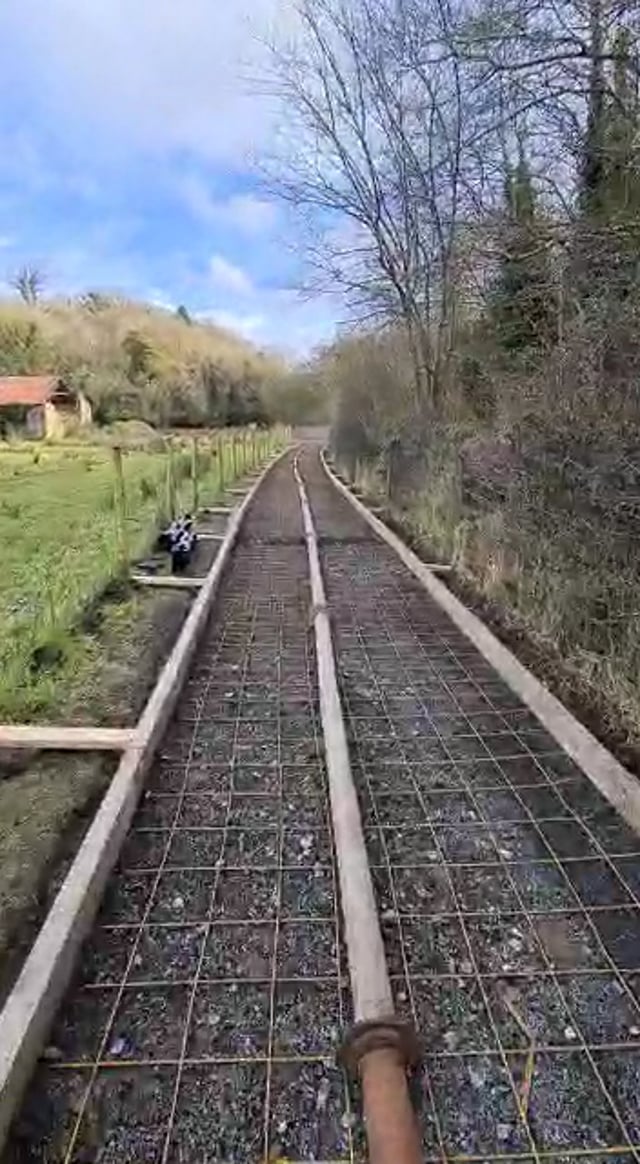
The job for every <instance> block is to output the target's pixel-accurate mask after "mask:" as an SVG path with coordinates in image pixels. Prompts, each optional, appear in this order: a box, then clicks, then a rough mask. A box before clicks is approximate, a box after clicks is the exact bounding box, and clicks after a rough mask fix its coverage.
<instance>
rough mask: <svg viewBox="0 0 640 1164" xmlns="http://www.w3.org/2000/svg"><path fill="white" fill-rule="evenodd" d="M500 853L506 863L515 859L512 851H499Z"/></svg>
mask: <svg viewBox="0 0 640 1164" xmlns="http://www.w3.org/2000/svg"><path fill="white" fill-rule="evenodd" d="M498 852H499V854H500V856H501V857H502V859H503V860H504V861H510V860H511V858H512V857H513V853H512V852H511V849H498Z"/></svg>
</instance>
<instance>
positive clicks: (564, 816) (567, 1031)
mask: <svg viewBox="0 0 640 1164" xmlns="http://www.w3.org/2000/svg"><path fill="white" fill-rule="evenodd" d="M324 564H325V569H326V574H327V580H328V591H329V602H330V605H331V607H332V609H333V611H334V619H335V628H336V640H337V648H338V659H339V667H340V672H341V680H342V684H343V701H344V704H345V707H346V708H347V711H348V715H349V726H350V731H351V739H352V749H353V754H354V758H355V761H356V762H355V765H354V767H355V769H356V777H357V779H358V782H359V790H360V795H361V798H362V805H363V809H364V812H365V814H366V818H367V820H368V822H369V824H370V833H369V843H370V854H371V860H372V864H373V865H374V867H375V871H376V880H377V887H378V894H379V902H380V909H381V913H382V917H383V919H384V920H385V925H386V936H387V949H388V956H389V958H390V961H391V964H392V970H393V972H394V973H395V975H396V996H397V998H398V1002H399V1005H400V1006H401V1007H406V1008H408V1010H409V1012H410V1013H411V1016H412V1017H413V1019H414V1021H415V1022H416V1024H417V1025H418V1027H419V1028H422V1030H423V1033H424V1038H425V1044H426V1057H425V1063H426V1068H425V1071H424V1074H423V1080H422V1083H423V1090H422V1096H421V1099H422V1107H423V1124H424V1136H425V1149H426V1151H427V1153H428V1156H429V1157H433V1158H434V1159H443V1158H447V1159H456V1158H458V1157H460V1158H469V1157H470V1158H475V1157H478V1158H483V1159H484V1158H486V1157H487V1156H491V1157H492V1158H500V1157H502V1156H505V1155H507V1156H508V1157H509V1158H516V1157H522V1158H529V1159H540V1158H542V1157H546V1156H548V1155H562V1156H567V1155H572V1154H585V1153H586V1154H589V1153H593V1154H594V1155H601V1154H602V1153H603V1152H609V1153H617V1152H619V1153H625V1154H627V1155H628V1156H634V1157H635V1158H637V1156H638V1152H639V1151H640V1147H639V1145H640V1125H639V1123H638V1115H637V1104H636V1100H635V1088H636V1085H637V1082H638V1080H640V1074H638V1068H639V1067H640V1056H639V1051H640V1007H639V1006H638V1001H637V997H636V989H637V979H636V977H635V975H634V972H635V974H637V970H638V964H640V941H639V939H640V913H638V905H639V904H640V902H639V900H638V896H637V893H636V890H637V886H638V884H639V881H638V868H639V867H638V855H639V854H640V842H639V841H638V838H636V837H635V835H634V834H633V833H632V832H631V830H629V829H628V828H627V826H626V825H625V824H624V823H623V822H622V821H621V820H620V818H619V817H618V816H617V814H616V813H615V812H614V811H613V810H612V809H610V808H609V806H608V805H607V804H606V802H605V801H604V800H603V799H602V797H601V796H600V794H599V793H598V792H597V790H596V789H595V788H593V786H592V785H591V784H590V783H589V781H588V780H587V779H586V778H585V777H584V776H583V775H582V773H581V772H580V771H579V770H578V769H577V768H576V767H575V766H574V765H573V764H572V763H571V761H570V760H569V759H568V757H566V756H565V755H564V754H563V753H560V752H558V751H557V749H556V748H555V745H554V741H553V740H552V739H551V737H549V736H547V735H546V733H545V732H544V731H543V730H542V729H541V727H540V725H539V724H538V723H537V721H536V720H535V719H534V718H533V717H532V716H531V715H530V713H528V711H527V710H526V709H525V708H524V707H522V706H521V705H519V703H518V701H517V699H516V698H515V697H514V696H513V694H512V693H511V692H510V691H509V690H508V689H507V688H506V687H505V686H504V684H502V682H501V680H499V679H498V677H497V676H496V675H495V673H494V672H493V671H492V669H491V668H490V667H489V666H488V665H487V664H486V662H485V661H484V660H483V659H482V657H481V656H480V655H479V654H478V652H477V651H476V650H475V648H473V647H472V646H471V645H470V644H469V643H468V642H467V641H466V640H465V639H464V637H463V636H462V635H461V634H460V633H458V632H457V631H456V630H455V628H454V627H453V626H452V624H451V623H450V621H449V620H448V618H447V617H446V616H445V615H443V613H442V612H440V610H439V609H438V608H437V607H436V606H435V604H434V603H433V602H431V601H430V600H429V599H428V598H427V596H426V595H425V594H424V592H423V591H422V589H420V588H418V587H417V586H416V584H415V583H414V582H413V580H412V579H411V577H410V576H409V575H408V573H407V572H405V571H404V569H403V568H402V567H401V566H399V564H398V563H397V560H395V559H394V558H393V555H392V554H391V553H390V552H388V551H387V550H386V548H383V547H378V546H372V545H370V546H366V545H357V546H356V545H350V546H348V547H345V546H343V547H341V548H340V549H338V548H327V549H326V550H325V554H324ZM411 854H414V856H413V857H412V855H411Z"/></svg>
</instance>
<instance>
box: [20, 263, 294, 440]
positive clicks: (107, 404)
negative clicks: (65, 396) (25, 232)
mask: <svg viewBox="0 0 640 1164" xmlns="http://www.w3.org/2000/svg"><path fill="white" fill-rule="evenodd" d="M16 288H17V290H18V291H19V295H20V299H19V300H18V299H17V300H15V301H14V300H5V301H4V302H2V303H0V375H22V374H25V375H28V374H37V373H50V372H53V373H59V374H61V375H63V376H64V377H65V378H66V379H67V380H68V381H69V382H70V383H71V384H73V385H74V386H75V387H77V388H81V389H82V390H83V391H84V392H85V393H86V395H87V396H88V397H89V399H90V400H91V402H92V404H93V407H94V417H95V419H96V421H97V422H98V423H99V424H106V423H110V422H112V421H115V420H127V419H138V420H144V421H146V422H147V423H149V424H152V425H154V426H158V427H166V426H180V425H188V426H199V425H222V424H233V425H242V424H246V423H250V422H254V421H255V422H261V421H263V420H266V419H268V417H267V407H269V409H270V410H272V412H273V414H274V418H275V419H279V417H278V416H277V413H278V385H279V383H280V382H281V381H282V380H283V378H284V377H285V373H286V367H285V364H284V362H283V361H282V360H281V359H280V358H279V357H278V356H277V355H275V354H273V353H269V352H263V351H260V350H259V349H258V348H256V347H254V346H253V345H251V344H250V343H248V342H247V341H245V340H243V339H242V338H241V337H240V336H237V335H234V334H232V333H231V332H228V331H226V330H224V329H223V328H221V327H217V326H215V325H213V324H209V323H203V322H198V321H197V320H194V319H191V317H190V315H189V313H188V311H187V310H186V308H184V307H180V308H178V310H177V311H176V312H175V313H172V312H170V311H165V310H162V309H160V308H154V307H149V306H146V305H145V304H141V303H133V302H129V301H127V300H121V299H118V298H115V297H111V296H106V295H102V294H99V293H97V292H93V293H89V294H87V295H85V296H83V297H82V298H81V299H77V300H52V299H45V298H42V296H41V294H40V288H39V284H38V281H37V272H32V271H30V270H28V269H25V271H23V272H21V273H20V275H19V277H17V279H16ZM267 398H268V400H269V405H268V406H267V403H266V401H267Z"/></svg>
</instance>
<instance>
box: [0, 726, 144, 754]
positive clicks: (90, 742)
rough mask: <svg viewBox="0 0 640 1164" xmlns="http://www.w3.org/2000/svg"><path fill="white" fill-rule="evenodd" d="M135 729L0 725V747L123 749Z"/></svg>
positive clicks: (132, 740) (131, 743) (132, 742)
mask: <svg viewBox="0 0 640 1164" xmlns="http://www.w3.org/2000/svg"><path fill="white" fill-rule="evenodd" d="M136 740H137V736H136V732H135V731H134V730H133V729H131V730H127V729H125V728H101V727H58V726H56V725H53V724H11V723H8V724H0V748H17V749H21V748H26V749H28V750H30V751H56V752H124V751H126V749H127V748H131V747H133V746H135V743H136Z"/></svg>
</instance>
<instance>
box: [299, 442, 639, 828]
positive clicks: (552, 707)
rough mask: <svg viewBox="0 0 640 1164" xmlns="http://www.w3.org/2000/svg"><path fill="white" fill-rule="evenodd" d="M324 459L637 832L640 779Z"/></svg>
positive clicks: (378, 529) (363, 512)
mask: <svg viewBox="0 0 640 1164" xmlns="http://www.w3.org/2000/svg"><path fill="white" fill-rule="evenodd" d="M322 463H323V465H324V469H325V472H326V474H327V476H328V477H329V479H330V480H331V481H332V482H333V484H334V485H335V487H336V489H338V490H339V491H340V493H342V495H343V496H344V497H346V498H348V500H349V501H350V502H351V504H352V505H353V507H354V509H357V511H358V513H359V514H360V515H361V517H363V518H364V520H365V521H366V522H368V524H369V525H370V526H371V527H372V528H373V529H374V530H375V531H376V533H377V534H378V535H379V536H380V537H381V538H382V540H383V541H385V542H386V543H387V545H389V546H391V548H392V549H393V550H395V552H396V554H397V555H398V557H399V558H401V559H402V561H403V562H404V563H405V565H406V566H407V567H408V569H409V570H410V571H411V573H412V574H413V575H414V576H415V577H416V578H417V579H418V581H419V582H421V583H422V585H423V586H424V588H425V590H426V591H427V592H428V593H429V595H430V597H431V598H433V600H434V601H435V602H437V604H438V606H439V607H441V609H442V610H444V611H445V612H446V613H447V614H448V615H449V617H450V619H451V621H452V622H453V623H454V624H455V626H457V627H458V629H459V630H461V631H462V633H463V634H464V635H466V636H467V638H468V639H469V640H470V641H471V642H472V643H473V644H474V646H475V647H476V648H477V650H478V651H480V654H481V655H483V656H484V658H485V659H486V660H487V662H489V663H490V664H491V666H492V667H493V668H494V670H495V671H496V672H497V673H498V675H500V677H501V678H502V679H504V681H505V683H507V684H508V685H509V687H510V688H511V690H512V691H514V692H515V693H516V695H518V696H519V698H520V699H521V700H522V702H523V703H524V704H525V705H526V706H527V707H528V708H529V709H530V710H531V711H532V712H533V714H534V715H535V716H537V718H538V719H539V721H540V723H541V724H542V725H543V727H545V728H546V730H547V731H548V732H549V734H550V735H551V736H553V738H554V739H555V740H556V741H557V743H558V744H559V745H560V747H561V748H562V749H563V750H564V751H565V752H566V753H567V755H568V756H570V757H571V759H572V760H574V761H575V763H576V764H578V766H579V767H580V768H581V769H582V771H583V772H584V773H585V775H586V776H588V778H589V779H590V780H591V782H592V783H593V784H595V786H596V788H597V789H598V790H599V791H600V792H601V793H602V795H603V796H604V797H606V799H607V800H608V801H609V803H610V804H612V805H613V807H614V808H615V809H617V811H618V812H619V813H620V815H621V816H622V817H623V818H624V820H625V821H626V822H627V824H628V825H630V827H631V828H632V829H633V830H634V831H635V832H637V833H638V834H640V781H638V780H636V779H635V777H634V776H632V775H631V773H630V772H628V771H627V769H626V768H624V767H623V765H622V764H620V763H619V762H618V761H617V760H616V758H615V756H612V755H611V752H609V751H608V750H607V748H605V747H604V745H603V744H601V743H600V741H599V740H597V739H596V738H595V736H593V735H592V734H591V732H590V731H588V729H587V728H586V727H584V725H583V724H581V723H580V722H579V720H577V719H576V718H575V716H574V715H572V714H571V712H570V711H567V709H566V707H564V706H563V704H562V703H561V702H560V700H559V699H556V697H555V695H552V694H551V692H550V691H549V690H548V688H547V687H545V686H544V684H543V683H541V682H540V680H539V679H536V677H535V675H532V674H531V672H530V671H529V670H528V668H527V667H525V666H524V665H523V664H522V663H521V662H520V660H519V659H516V657H515V655H513V654H512V653H511V651H510V650H509V649H508V647H505V646H504V645H503V644H502V643H501V642H500V641H499V639H497V638H496V636H495V635H494V634H493V633H492V631H490V630H489V628H488V627H487V626H485V624H484V623H483V622H482V621H481V620H480V619H479V618H478V617H477V615H475V614H473V613H472V612H471V611H470V610H468V609H467V607H466V606H464V605H463V603H462V602H460V599H459V598H456V596H455V594H452V593H451V591H450V590H449V589H448V588H447V587H446V586H445V585H444V583H442V582H439V581H438V579H437V578H435V577H434V574H433V571H432V570H430V569H429V568H428V567H427V566H425V564H424V562H421V561H420V559H419V558H418V556H417V554H414V552H413V550H410V549H409V547H408V546H406V545H405V544H404V542H403V541H402V539H401V538H399V537H398V536H397V535H396V534H394V533H393V532H392V531H391V530H390V529H388V528H387V526H386V525H384V524H383V522H381V521H379V520H378V518H377V517H374V515H373V514H372V513H370V512H369V511H368V509H367V507H366V506H365V505H363V504H362V502H361V501H360V500H359V499H358V498H357V497H354V496H353V494H352V493H351V491H350V490H349V489H347V487H346V486H345V485H343V484H342V482H341V481H339V480H338V479H337V478H336V476H335V473H333V472H332V471H331V469H330V468H329V466H328V465H327V463H326V460H325V458H324V456H323V457H322Z"/></svg>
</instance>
